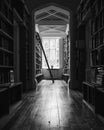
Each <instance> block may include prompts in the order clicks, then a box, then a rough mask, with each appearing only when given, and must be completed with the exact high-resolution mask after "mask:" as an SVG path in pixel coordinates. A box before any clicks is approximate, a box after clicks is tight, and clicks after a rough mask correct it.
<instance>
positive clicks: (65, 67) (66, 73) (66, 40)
mask: <svg viewBox="0 0 104 130" xmlns="http://www.w3.org/2000/svg"><path fill="white" fill-rule="evenodd" d="M63 48H64V49H63V58H64V60H63V75H62V79H64V80H65V81H66V82H68V79H69V75H70V61H69V60H70V52H69V51H70V43H69V35H67V36H66V37H65V38H64V39H63Z"/></svg>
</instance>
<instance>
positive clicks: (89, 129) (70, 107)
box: [0, 80, 104, 130]
mask: <svg viewBox="0 0 104 130" xmlns="http://www.w3.org/2000/svg"><path fill="white" fill-rule="evenodd" d="M13 108H14V109H13ZM4 122H5V123H4ZM0 123H2V124H3V123H4V124H5V125H3V126H2V125H0V126H1V129H2V130H104V125H103V124H102V123H101V122H100V121H99V120H98V119H97V117H96V116H94V114H93V113H92V112H91V111H90V110H89V109H88V108H87V107H86V105H85V104H84V103H83V101H82V94H81V93H80V92H78V91H74V90H70V89H69V88H68V85H67V84H66V83H65V82H64V81H61V80H55V83H54V84H53V83H52V81H51V80H42V81H41V82H40V83H39V84H38V88H37V91H36V92H35V91H31V92H29V93H27V94H25V95H24V96H23V99H22V101H21V102H20V103H18V104H16V105H15V106H14V107H12V108H11V113H10V115H8V116H7V117H5V118H4V119H1V120H0Z"/></svg>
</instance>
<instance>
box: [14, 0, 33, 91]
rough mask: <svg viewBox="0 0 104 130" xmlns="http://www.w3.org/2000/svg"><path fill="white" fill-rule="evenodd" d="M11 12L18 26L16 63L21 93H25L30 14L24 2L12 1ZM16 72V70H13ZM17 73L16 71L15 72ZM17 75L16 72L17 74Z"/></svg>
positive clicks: (27, 78) (27, 75) (27, 72)
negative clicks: (21, 86) (21, 88)
mask: <svg viewBox="0 0 104 130" xmlns="http://www.w3.org/2000/svg"><path fill="white" fill-rule="evenodd" d="M13 7H14V8H13V11H14V18H15V20H16V22H17V25H18V30H19V31H18V35H19V37H18V39H19V42H18V43H16V44H19V45H17V46H18V49H17V48H16V49H17V51H18V50H19V56H18V61H19V63H20V65H19V68H18V70H19V79H20V81H21V82H22V83H23V91H24V92H25V91H27V90H28V89H31V88H29V82H30V78H29V77H30V71H29V70H30V69H29V66H30V63H29V61H30V60H29V58H30V54H29V51H30V44H29V40H30V39H29V26H30V23H29V20H30V13H29V10H28V7H27V5H26V3H25V1H24V0H14V1H13ZM15 70H16V69H15ZM16 71H17V70H16ZM17 75H18V72H17Z"/></svg>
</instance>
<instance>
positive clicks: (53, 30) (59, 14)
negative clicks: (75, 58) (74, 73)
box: [33, 3, 71, 79]
mask: <svg viewBox="0 0 104 130" xmlns="http://www.w3.org/2000/svg"><path fill="white" fill-rule="evenodd" d="M70 13H71V11H69V10H67V9H64V8H62V7H60V6H59V5H56V4H53V3H52V4H49V5H47V6H45V7H42V8H39V9H38V10H34V11H33V37H34V32H35V31H36V32H38V33H39V34H40V37H41V39H42V41H43V40H44V38H45V40H47V39H48V40H49V39H50V42H51V41H52V39H53V41H55V39H58V40H59V55H58V56H59V57H58V59H57V61H59V68H58V69H56V67H55V62H54V61H52V60H50V58H49V53H48V54H47V57H48V60H49V61H52V63H54V67H55V68H54V78H55V79H61V78H62V75H63V74H66V75H67V76H69V71H70V69H69V68H70ZM33 39H34V40H33V43H35V44H34V49H35V50H34V52H35V53H34V59H35V62H34V63H35V68H34V70H35V72H34V75H35V76H36V75H39V74H40V73H41V68H42V67H43V63H44V62H43V59H44V58H43V56H42V65H38V62H40V61H39V60H38V58H40V57H38V56H36V55H37V54H36V48H37V47H36V39H35V37H34V38H33ZM52 51H53V52H55V50H51V52H52ZM55 53H56V52H55ZM55 53H54V54H55ZM51 54H52V53H51ZM55 56H56V55H55ZM55 56H54V57H55ZM51 57H52V55H51ZM52 58H53V57H52ZM50 66H53V64H51V63H50ZM39 69H40V70H39ZM42 73H44V76H45V78H50V77H49V74H48V71H47V70H46V69H44V68H43V69H42Z"/></svg>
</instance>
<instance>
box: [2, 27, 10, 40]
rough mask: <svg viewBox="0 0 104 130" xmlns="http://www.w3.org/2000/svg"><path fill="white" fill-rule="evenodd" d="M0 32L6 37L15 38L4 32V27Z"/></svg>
mask: <svg viewBox="0 0 104 130" xmlns="http://www.w3.org/2000/svg"><path fill="white" fill-rule="evenodd" d="M0 34H1V35H3V36H4V37H6V38H8V39H10V40H13V37H11V36H10V35H9V34H7V33H6V32H4V31H3V30H2V29H0Z"/></svg>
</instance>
